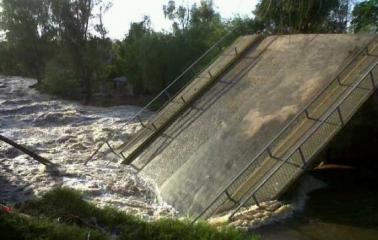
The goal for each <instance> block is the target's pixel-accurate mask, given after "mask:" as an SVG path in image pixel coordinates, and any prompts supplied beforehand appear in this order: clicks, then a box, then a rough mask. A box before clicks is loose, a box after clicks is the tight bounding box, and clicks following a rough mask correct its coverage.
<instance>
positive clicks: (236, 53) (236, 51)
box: [234, 47, 239, 56]
mask: <svg viewBox="0 0 378 240" xmlns="http://www.w3.org/2000/svg"><path fill="white" fill-rule="evenodd" d="M234 50H235V55H236V56H237V55H239V53H238V49H237V47H235V48H234Z"/></svg>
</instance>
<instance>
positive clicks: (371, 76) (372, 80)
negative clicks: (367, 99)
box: [369, 70, 376, 90]
mask: <svg viewBox="0 0 378 240" xmlns="http://www.w3.org/2000/svg"><path fill="white" fill-rule="evenodd" d="M369 74H370V79H371V83H372V84H373V90H374V89H375V88H376V86H375V81H374V74H373V70H371V71H370V73H369Z"/></svg>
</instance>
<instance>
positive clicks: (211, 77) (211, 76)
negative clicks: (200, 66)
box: [208, 70, 213, 79]
mask: <svg viewBox="0 0 378 240" xmlns="http://www.w3.org/2000/svg"><path fill="white" fill-rule="evenodd" d="M208 73H209V76H210V79H213V75H212V74H211V72H210V70H209V71H208Z"/></svg>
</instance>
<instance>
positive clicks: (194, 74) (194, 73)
mask: <svg viewBox="0 0 378 240" xmlns="http://www.w3.org/2000/svg"><path fill="white" fill-rule="evenodd" d="M190 71H191V72H192V74H193V77H195V76H196V75H197V73H196V72H195V71H194V68H193V67H192V68H191V69H190Z"/></svg>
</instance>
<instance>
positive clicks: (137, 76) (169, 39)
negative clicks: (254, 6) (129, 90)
mask: <svg viewBox="0 0 378 240" xmlns="http://www.w3.org/2000/svg"><path fill="white" fill-rule="evenodd" d="M163 12H164V15H165V16H166V17H167V18H168V19H170V20H171V21H172V29H173V31H172V32H155V31H153V30H152V29H151V27H150V20H149V18H148V17H145V19H144V20H143V21H141V22H139V23H132V24H131V26H130V30H129V33H128V34H127V36H126V38H125V39H124V40H123V41H122V43H120V46H119V48H118V51H119V54H118V55H119V56H120V58H121V59H122V65H123V68H122V69H124V71H123V74H125V75H126V76H127V77H128V78H129V79H130V81H131V82H132V84H133V85H134V90H135V92H136V93H139V94H140V93H142V94H151V93H157V92H159V91H160V90H162V89H163V88H164V87H166V86H167V85H168V84H169V83H170V82H171V81H172V80H173V79H174V78H175V77H177V76H178V75H179V74H180V73H181V72H182V71H183V70H184V69H185V68H186V67H188V66H189V65H190V64H191V63H192V62H193V61H194V60H195V59H197V58H198V57H199V56H200V55H201V54H202V53H203V52H205V51H206V50H207V49H208V48H209V47H210V46H211V45H212V44H214V43H215V42H216V41H217V40H219V38H220V37H222V36H223V35H224V34H225V33H226V31H227V26H226V24H225V23H224V22H223V21H222V19H221V17H220V15H219V13H217V12H216V11H215V10H214V7H213V3H212V1H202V2H201V3H200V5H199V6H197V5H196V4H194V5H192V6H190V7H185V6H182V5H181V6H176V3H175V1H169V2H168V4H167V5H165V6H164V7H163ZM183 84H185V82H182V84H181V85H183Z"/></svg>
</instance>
